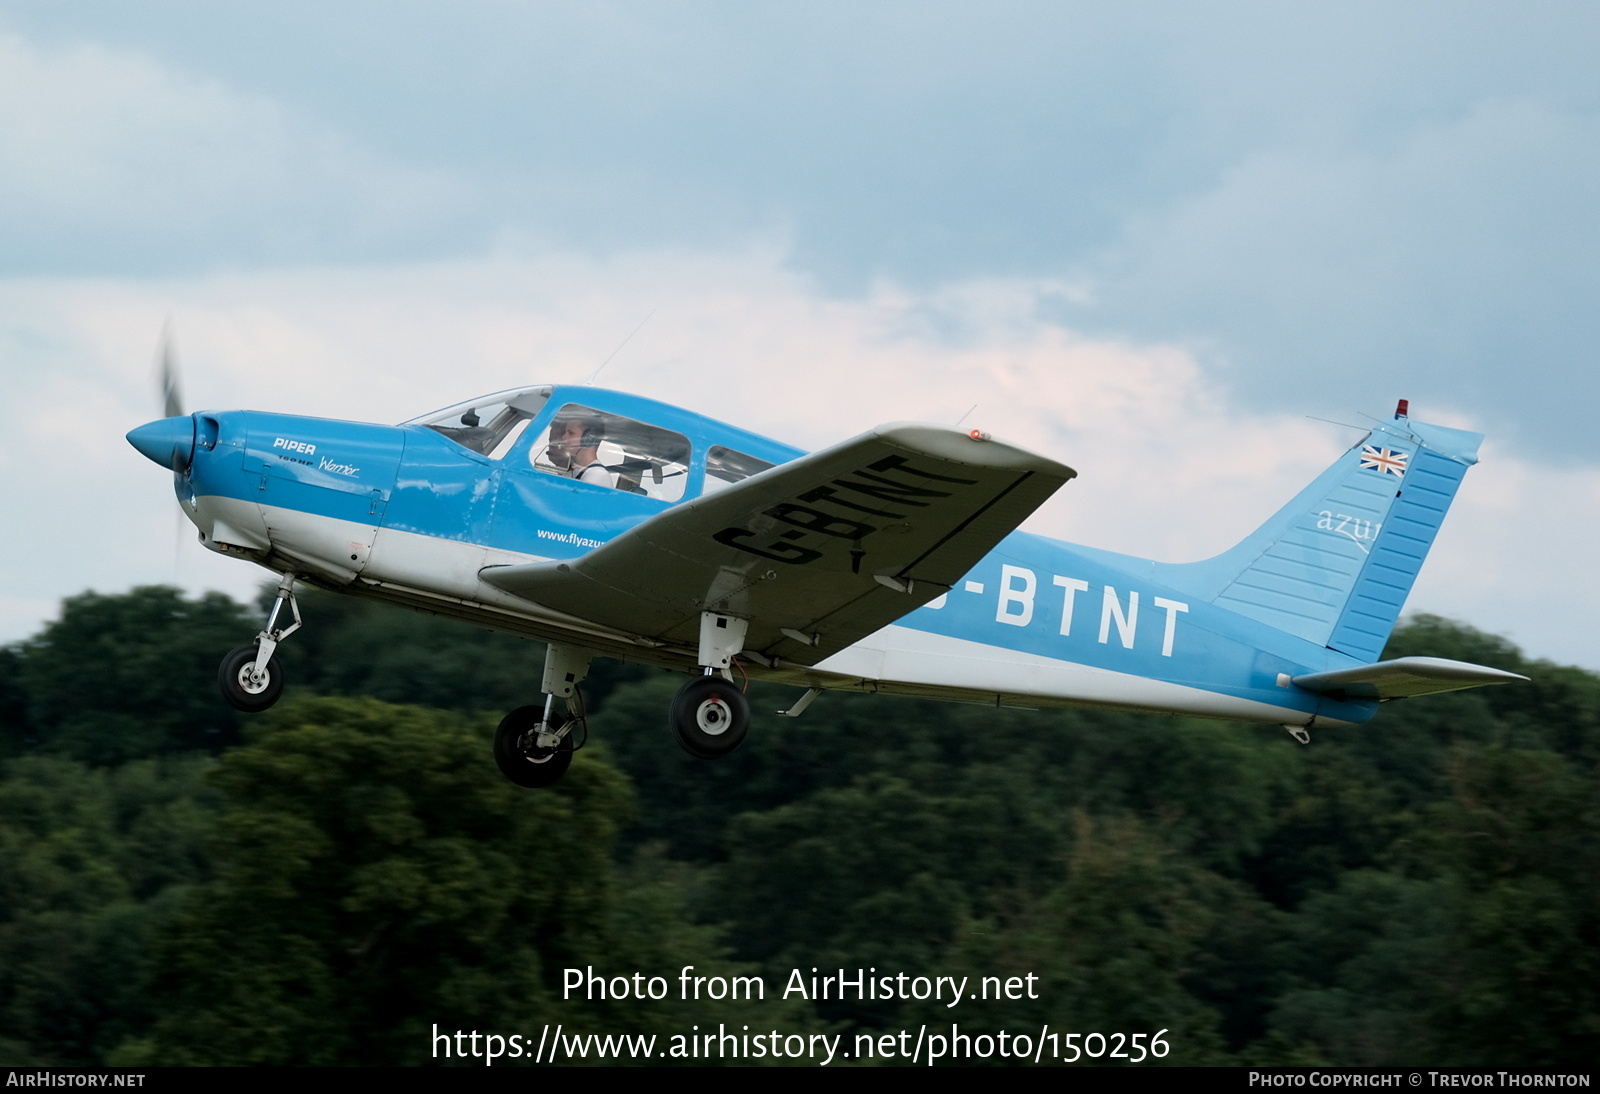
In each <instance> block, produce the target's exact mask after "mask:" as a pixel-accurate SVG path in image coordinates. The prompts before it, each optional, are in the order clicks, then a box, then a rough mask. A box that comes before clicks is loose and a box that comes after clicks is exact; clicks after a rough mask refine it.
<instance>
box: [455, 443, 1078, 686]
mask: <svg viewBox="0 0 1600 1094" xmlns="http://www.w3.org/2000/svg"><path fill="white" fill-rule="evenodd" d="M1075 474H1076V472H1074V471H1073V470H1072V469H1071V468H1069V467H1065V466H1063V465H1061V464H1059V463H1056V462H1055V461H1054V460H1050V459H1046V458H1045V457H1043V456H1038V455H1035V454H1034V453H1031V452H1028V451H1026V450H1024V449H1021V448H1017V447H1015V446H1013V445H1009V444H1006V443H1004V442H1000V441H995V440H991V439H989V438H988V437H987V436H979V437H974V436H972V435H970V434H966V433H962V432H960V431H958V430H954V429H949V428H946V427H942V426H928V425H915V424H906V423H896V424H892V425H885V426H879V427H878V428H877V429H874V430H872V431H871V432H869V433H865V434H863V435H862V436H860V437H856V438H855V439H853V440H849V441H846V442H844V443H843V444H839V445H835V446H834V447H833V448H829V449H826V450H824V451H822V452H816V453H813V454H811V455H809V456H803V457H801V458H800V459H797V460H793V461H791V462H789V463H786V464H782V465H780V466H778V467H774V468H772V469H771V470H768V471H763V472H762V473H760V474H759V475H754V476H751V477H750V478H748V479H745V480H744V481H742V482H739V483H736V484H734V485H733V486H730V487H727V488H725V489H723V490H719V491H716V492H715V493H712V494H709V495H706V496H703V497H700V498H696V499H694V500H692V501H688V502H684V503H683V504H682V505H679V506H677V507H675V508H673V509H669V510H668V511H666V512H665V513H662V514H660V515H659V516H656V517H652V518H651V519H649V520H647V521H645V522H643V523H642V524H639V525H637V526H636V527H634V528H631V529H629V530H628V531H626V532H624V533H623V534H622V535H620V536H618V537H617V538H616V539H614V540H612V541H611V542H610V543H607V544H606V545H605V546H603V547H597V548H595V549H594V550H593V551H590V552H589V553H588V554H586V555H584V556H582V557H581V558H577V559H573V560H571V561H569V562H540V563H530V564H527V565H522V566H491V567H486V568H485V569H484V570H482V571H481V572H480V576H481V577H482V578H483V580H484V581H486V582H488V583H489V584H491V585H493V586H495V587H496V588H499V589H503V590H505V591H506V592H509V593H512V594H514V595H516V596H520V597H523V598H524V599H527V600H531V601H535V602H537V603H539V604H542V605H545V606H547V607H550V608H554V609H556V610H557V611H561V612H565V613H567V614H569V615H574V616H578V617H580V618H583V619H588V620H592V621H593V622H596V623H599V624H602V625H604V626H607V627H614V628H617V629H618V630H621V631H624V632H626V633H629V634H635V635H640V636H642V637H646V638H650V639H654V640H658V641H661V642H664V643H669V644H675V645H681V646H687V647H689V648H691V649H694V648H696V647H697V646H698V643H699V633H700V613H701V612H702V611H719V612H726V613H728V614H730V615H734V616H738V617H740V618H742V619H746V620H749V622H750V629H749V632H748V635H747V637H746V639H745V648H746V649H747V650H754V651H758V652H761V653H763V654H765V655H767V656H768V657H773V656H778V657H782V658H784V659H785V660H788V661H791V662H796V663H800V664H808V665H809V664H815V663H816V662H818V661H820V660H822V659H823V658H825V657H828V656H829V655H831V654H833V653H835V652H837V651H839V650H841V649H843V648H844V647H846V646H848V645H850V644H851V643H853V642H856V641H858V640H859V639H861V638H864V637H865V636H867V635H869V634H871V633H872V632H873V631H876V630H878V629H879V628H881V627H884V626H887V625H888V624H890V623H892V622H894V621H895V620H896V619H899V618H900V617H901V616H903V615H905V614H906V613H908V612H910V611H913V610H915V609H916V608H919V607H921V606H922V605H923V604H925V603H927V602H928V601H930V600H932V599H934V598H935V597H937V596H939V595H940V594H942V593H944V592H945V591H947V590H948V589H949V588H950V586H951V585H953V584H954V583H955V582H956V581H957V580H959V579H960V578H961V576H962V575H963V574H965V573H966V572H967V571H968V570H970V569H971V568H972V567H973V566H974V565H975V564H976V563H977V562H978V560H979V559H981V558H982V557H983V556H984V555H986V554H987V553H988V552H989V551H990V550H992V549H993V548H994V546H995V545H996V544H997V543H999V542H1000V540H1002V539H1003V538H1005V536H1006V535H1007V534H1008V533H1010V532H1011V531H1012V530H1013V529H1015V528H1016V526H1017V525H1018V524H1020V523H1022V521H1023V520H1024V519H1026V518H1027V517H1028V516H1029V515H1030V514H1031V513H1032V512H1033V511H1034V510H1035V509H1037V508H1038V507H1039V505H1040V504H1041V503H1043V502H1044V500H1045V499H1046V498H1048V497H1049V496H1050V495H1051V494H1053V493H1055V491H1056V490H1057V489H1059V488H1060V487H1061V485H1062V484H1063V483H1065V482H1066V481H1067V480H1068V479H1071V478H1072V477H1073V476H1074V475H1075Z"/></svg>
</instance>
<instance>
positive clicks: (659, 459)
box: [532, 403, 690, 501]
mask: <svg viewBox="0 0 1600 1094" xmlns="http://www.w3.org/2000/svg"><path fill="white" fill-rule="evenodd" d="M689 452H690V448H689V438H687V437H685V436H684V435H683V434H682V433H674V432H673V431H672V430H670V429H662V428H661V427H659V426H653V425H647V424H645V423H644V422H637V421H634V420H633V419H632V418H624V417H622V416H621V415H618V414H608V413H606V412H605V411H603V410H595V409H594V408H593V407H587V406H582V405H580V404H578V403H568V404H567V405H566V406H563V407H562V408H561V409H560V410H558V411H556V416H555V417H554V418H553V419H551V421H550V429H549V432H548V433H547V434H546V435H545V436H544V437H542V438H540V439H539V440H538V441H537V442H536V443H535V444H534V446H533V452H532V460H533V466H534V467H535V468H537V469H538V470H540V471H543V472H545V473H546V474H549V475H561V476H563V477H565V478H569V479H577V480H578V481H579V482H587V483H591V484H593V485H595V486H606V487H610V488H611V489H613V490H622V491H626V492H627V493H630V494H643V495H645V496H646V497H651V498H656V499H658V500H660V501H677V500H678V499H679V498H681V497H683V491H684V487H685V486H687V485H688V480H689Z"/></svg>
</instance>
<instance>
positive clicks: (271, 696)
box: [217, 574, 300, 714]
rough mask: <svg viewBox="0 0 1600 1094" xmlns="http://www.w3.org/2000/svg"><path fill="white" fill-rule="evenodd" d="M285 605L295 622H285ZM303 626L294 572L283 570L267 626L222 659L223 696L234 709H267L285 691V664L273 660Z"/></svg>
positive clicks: (219, 681)
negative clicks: (250, 644) (287, 640)
mask: <svg viewBox="0 0 1600 1094" xmlns="http://www.w3.org/2000/svg"><path fill="white" fill-rule="evenodd" d="M285 605H287V606H288V609H289V615H290V616H291V617H292V618H293V619H294V622H293V623H290V624H289V625H288V626H283V619H284V613H283V609H284V607H285ZM299 629H300V605H299V604H298V603H296V602H295V599H294V575H293V574H284V575H283V578H282V580H280V581H279V582H278V598H277V599H276V600H274V601H273V602H272V611H271V613H270V614H268V616H267V626H266V629H265V630H263V631H262V632H261V633H260V634H258V635H256V641H255V644H254V645H252V646H240V647H239V648H238V649H236V650H234V651H233V652H232V653H230V654H228V656H226V657H224V658H223V659H222V664H221V666H220V667H219V668H218V669H217V686H218V687H219V688H221V689H222V697H223V698H224V699H226V700H227V701H228V705H229V706H231V707H233V708H234V709H235V710H242V711H244V712H245V713H246V714H256V713H259V712H261V711H263V710H266V709H267V708H268V707H270V706H271V705H272V704H273V703H276V702H277V701H278V697H279V696H281V695H282V694H283V665H282V663H279V664H273V663H272V654H273V651H275V650H276V649H277V648H278V643H279V642H282V641H283V640H284V639H285V638H288V637H289V636H290V635H291V634H293V633H294V632H295V631H297V630H299Z"/></svg>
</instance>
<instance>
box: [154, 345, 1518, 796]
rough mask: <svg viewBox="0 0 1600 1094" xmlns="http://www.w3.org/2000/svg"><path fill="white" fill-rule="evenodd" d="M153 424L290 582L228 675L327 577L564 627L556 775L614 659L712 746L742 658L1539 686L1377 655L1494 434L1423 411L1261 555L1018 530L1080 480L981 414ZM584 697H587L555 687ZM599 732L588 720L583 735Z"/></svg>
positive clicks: (1088, 696)
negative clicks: (980, 423)
mask: <svg viewBox="0 0 1600 1094" xmlns="http://www.w3.org/2000/svg"><path fill="white" fill-rule="evenodd" d="M167 415H168V416H167V417H165V418H163V419H160V420H157V421H153V422H150V423H148V424H146V425H142V426H140V427H138V428H137V429H134V430H133V431H132V432H130V433H129V434H128V440H129V442H130V443H131V444H132V445H133V447H134V448H136V449H137V450H138V451H139V452H141V453H143V454H144V455H145V456H147V457H149V458H150V459H151V460H153V461H155V462H156V463H158V464H160V465H162V466H163V467H166V468H170V469H171V470H172V471H173V472H174V479H175V486H176V491H177V495H178V500H179V502H180V504H181V506H182V509H183V513H184V515H185V516H187V517H188V518H189V520H190V521H192V522H193V523H194V524H195V526H196V527H197V528H198V529H199V533H200V540H201V542H202V543H203V544H204V545H205V546H206V547H208V548H209V549H211V550H213V551H217V552H220V553H222V554H225V555H229V556H232V557H235V558H239V559H244V560H248V561H250V562H254V563H257V564H259V565H261V566H264V567H266V568H267V569H268V570H271V571H273V572H274V573H276V574H278V575H279V578H280V580H279V583H278V593H277V599H276V602H275V603H274V605H273V607H272V610H271V613H270V615H269V616H268V620H267V623H266V626H265V628H264V629H263V630H262V632H261V633H260V634H259V635H258V636H257V637H256V640H255V641H254V642H253V643H251V644H250V645H247V646H243V647H240V648H239V649H236V650H234V651H233V652H232V653H230V654H228V656H227V657H226V658H224V660H223V662H222V665H221V669H220V672H219V683H220V686H221V689H222V692H223V695H224V696H225V697H226V698H227V699H228V701H229V702H230V703H231V704H232V705H233V706H235V707H236V708H238V709H240V710H243V711H260V710H264V709H266V708H267V707H269V706H271V705H272V703H273V702H274V701H275V700H276V699H277V698H278V696H279V694H280V693H281V692H282V690H283V685H284V678H283V672H282V666H281V663H280V662H279V661H275V660H274V659H273V654H274V651H275V650H276V648H277V645H278V643H280V642H282V641H283V640H284V639H286V638H287V637H289V635H290V634H291V633H292V632H294V631H295V630H297V629H298V628H299V627H300V625H301V619H300V611H299V608H298V606H297V604H296V602H295V594H294V590H295V586H296V584H297V583H306V584H309V585H314V586H319V587H323V588H328V589H334V590H338V591H340V592H345V593H351V594H355V595H358V596H366V597H372V598H375V599H378V600H384V601H388V602H390V603H393V604H400V605H404V606H406V607H410V608H415V609H420V610H422V611H427V612H433V613H437V614H439V615H444V616H451V617H454V618H457V619H463V620H466V621H468V622H471V623H475V624H478V625H481V626H485V627H491V628H494V629H497V630H503V631H509V632H512V633H515V634H520V635H524V636H527V637H530V638H536V639H541V640H543V641H545V642H547V643H549V647H548V650H547V652H546V656H545V664H544V677H543V686H542V692H543V700H542V702H539V703H535V704H532V705H529V706H525V707H521V708H519V709H517V710H514V711H512V712H511V713H510V714H508V715H507V716H506V717H505V719H504V720H503V721H502V722H501V723H500V725H499V728H498V730H497V732H496V734H495V741H494V758H495V761H496V763H497V764H498V766H499V768H500V770H501V771H502V772H503V773H504V774H505V775H506V776H507V777H508V778H510V779H511V780H512V781H513V782H515V783H517V784H519V785H521V786H528V787H538V786H547V785H550V784H551V783H554V782H555V781H556V780H557V779H559V778H560V777H561V775H562V774H563V773H564V772H565V771H566V769H567V767H568V766H569V765H570V763H571V760H572V753H573V750H574V748H576V747H581V744H582V740H583V739H584V738H585V737H586V735H587V728H586V725H585V722H584V718H583V715H584V708H583V705H582V695H581V692H580V691H579V684H580V683H581V681H582V680H583V679H584V676H585V674H586V672H587V671H588V667H589V664H590V661H591V659H592V658H593V657H594V656H596V655H608V656H613V657H620V658H625V659H628V660H632V661H640V662H645V663H649V664H655V665H661V666H666V667H669V668H674V669H678V670H682V671H684V672H686V673H688V674H689V675H690V678H689V680H688V681H687V682H686V683H685V684H684V685H683V688H682V690H680V691H679V692H678V694H677V697H676V698H675V699H674V700H673V702H672V704H671V708H670V711H669V716H668V721H669V725H670V727H671V731H672V733H673V734H674V735H675V737H676V739H677V741H678V742H679V744H680V745H682V747H683V748H684V749H685V750H687V751H688V752H690V753H692V754H694V755H696V756H699V757H705V758H711V757H717V756H722V755H725V754H726V753H729V752H731V751H732V750H733V749H735V748H737V747H738V745H739V744H740V742H741V741H743V739H744V737H745V735H746V732H747V730H748V728H749V725H750V709H749V704H748V702H747V700H746V698H745V695H744V693H743V689H742V688H741V687H740V686H739V685H738V684H736V683H734V673H735V672H736V671H737V672H739V673H740V674H741V676H744V677H746V678H757V679H765V680H772V681H778V682H781V683H787V684H793V685H796V686H798V687H802V688H804V689H806V690H805V691H804V693H803V694H801V695H800V696H799V698H798V699H797V701H795V702H794V703H793V704H792V705H791V706H790V708H789V709H788V710H786V711H781V712H779V713H781V714H786V715H788V716H790V717H797V716H799V715H800V714H801V712H802V711H804V710H805V709H806V707H807V706H808V705H809V704H810V703H811V702H812V700H813V699H815V698H816V697H817V696H818V695H819V694H820V693H821V692H823V691H826V690H833V689H840V690H854V691H870V692H885V693H893V694H899V695H915V696H926V697H932V698H939V699H950V700H960V701H969V702H979V703H984V704H989V705H995V706H1024V707H1042V706H1053V705H1054V706H1094V707H1108V708H1118V709H1123V710H1140V711H1157V712H1164V713H1170V714H1191V715H1204V716H1211V717H1220V718H1239V719H1248V720H1251V721H1258V722H1267V723H1275V724H1279V725H1282V726H1283V727H1284V728H1286V729H1287V730H1288V731H1289V732H1290V733H1291V734H1292V735H1293V736H1294V737H1295V738H1296V739H1297V740H1299V741H1300V742H1301V743H1302V744H1304V743H1306V742H1308V741H1309V739H1310V732H1309V731H1310V730H1311V729H1312V728H1314V727H1316V728H1322V727H1329V728H1332V727H1351V726H1355V725H1358V724H1360V723H1362V722H1365V721H1367V720H1368V719H1369V718H1371V717H1372V715H1373V714H1374V712H1375V711H1376V710H1377V708H1378V704H1379V703H1380V702H1382V701H1384V700H1388V699H1396V698H1401V697H1405V696H1412V695H1421V694H1425V693H1429V692H1437V691H1449V690H1453V689H1457V688H1466V687H1475V686H1478V685H1482V684H1499V683H1507V682H1511V681H1515V680H1524V679H1526V678H1525V677H1521V676H1517V675H1515V674H1513V673H1508V672H1502V671H1500V670H1497V669H1492V668H1486V667H1482V666H1477V665H1469V664H1465V663H1462V662H1456V661H1448V660H1443V659H1440V658H1428V657H1403V658H1399V659H1396V660H1389V661H1383V660H1380V659H1379V658H1380V655H1381V652H1382V650H1383V646H1384V643H1385V641H1386V640H1387V639H1388V636H1389V633H1390V631H1391V630H1392V629H1393V627H1394V624H1395V621H1396V619H1397V618H1398V617H1399V614H1400V609H1401V607H1402V605H1403V604H1404V603H1405V600H1406V596H1407V594H1408V593H1409V591H1410V589H1411V585H1412V582H1413V581H1414V580H1415V578H1416V576H1417V571H1418V569H1419V568H1420V566H1421V565H1422V561H1423V558H1424V556H1425V555H1426V554H1427V552H1428V549H1429V547H1430V546H1431V545H1432V543H1433V540H1434V536H1435V534H1436V533H1437V532H1438V530H1439V526H1440V523H1441V521H1442V520H1443V519H1444V516H1445V511H1446V510H1447V509H1448V507H1449V505H1450V503H1451V500H1452V499H1453V497H1454V496H1455V493H1456V488H1457V487H1458V486H1459V484H1460V483H1461V481H1462V477H1463V476H1464V475H1465V474H1466V471H1467V468H1468V467H1469V466H1471V465H1472V464H1473V463H1475V462H1476V459H1477V455H1476V453H1477V449H1478V444H1479V442H1480V441H1481V439H1482V438H1481V437H1480V436H1479V435H1478V434H1475V433H1467V432H1464V431H1461V430H1457V429H1450V428H1446V427H1443V426H1436V425H1425V424H1423V423H1420V422H1414V421H1412V420H1411V419H1410V417H1409V414H1408V412H1407V407H1406V404H1405V402H1403V401H1402V402H1401V403H1400V406H1399V409H1398V410H1397V412H1396V414H1395V416H1394V419H1393V420H1392V421H1384V422H1380V423H1379V424H1377V425H1376V426H1375V427H1374V428H1373V429H1372V430H1371V432H1370V433H1369V434H1368V435H1367V436H1366V437H1365V438H1364V439H1363V440H1361V441H1360V442H1358V443H1357V444H1356V445H1355V446H1354V447H1352V448H1351V449H1350V450H1349V451H1348V452H1346V453H1345V454H1344V455H1343V456H1341V457H1340V458H1339V459H1338V460H1337V461H1336V462H1335V463H1334V464H1333V466H1332V467H1330V468H1329V469H1328V470H1327V471H1326V472H1324V473H1323V474H1322V475H1321V476H1320V477H1318V478H1317V479H1316V480H1315V481H1314V482H1312V483H1311V485H1309V486H1308V487H1306V488H1305V489H1304V490H1303V491H1301V493H1300V494H1299V495H1298V496H1296V497H1295V498H1294V499H1293V500H1292V501H1290V502H1289V503H1288V504H1287V505H1286V506H1284V508H1283V509H1281V510H1280V511H1279V512H1278V513H1277V514H1276V515H1275V516H1273V517H1272V518H1271V519H1270V520H1268V521H1267V522H1266V523H1265V524H1264V525H1262V527H1260V528H1259V529H1257V530H1256V531H1255V532H1254V533H1252V534H1251V535H1249V536H1247V537H1246V538H1245V539H1244V540H1243V541H1241V542H1240V543H1239V544H1238V545H1237V546H1235V547H1234V548H1232V549H1231V550H1228V551H1225V552H1223V553H1222V554H1220V555H1218V556H1217V557H1215V558H1212V559H1208V560H1206V561H1203V562H1194V563H1186V564H1172V563H1160V562H1153V561H1148V560H1145V559H1140V558H1134V557H1131V556H1127V555H1120V554H1113V553H1110V552H1107V551H1102V550H1097V549H1094V548H1089V547H1080V546H1075V545H1073V544H1069V543H1064V542H1061V541H1059V540H1054V539H1049V538H1046V537H1044V536H1039V535H1033V534H1029V533H1026V532H1020V531H1017V526H1018V525H1019V524H1020V523H1021V522H1022V521H1023V520H1024V519H1026V518H1027V517H1028V516H1029V514H1031V513H1033V512H1034V510H1035V509H1037V508H1038V507H1039V505H1040V504H1041V503H1043V502H1044V501H1045V499H1047V498H1049V497H1050V496H1051V495H1052V494H1054V493H1055V492H1056V491H1057V490H1058V489H1060V488H1061V487H1062V486H1063V485H1064V484H1065V483H1067V482H1068V481H1069V480H1070V479H1072V478H1073V477H1074V475H1075V472H1074V471H1073V470H1072V469H1071V468H1069V467H1066V466H1064V465H1062V464H1060V463H1057V462H1056V461H1055V460H1052V459H1049V458H1047V457H1045V456H1041V455H1036V454H1035V453H1032V452H1029V451H1027V450H1025V449H1023V448H1021V447H1018V446H1017V445H1014V444H1009V443H1007V442H1005V441H1003V440H1001V439H999V438H996V437H991V436H989V435H988V434H987V433H983V432H981V431H978V430H973V431H971V432H964V431H962V430H959V429H956V428H951V427H946V426H938V425H925V424H909V423H896V424H890V425H884V426H880V427H878V428H877V429H873V430H871V431H869V432H867V433H864V434H862V435H861V436H859V437H855V438H853V439H850V440H846V441H843V442H842V443H840V444H837V445H835V446H833V447H832V448H828V449H824V450H823V451H820V452H813V453H809V454H808V453H805V452H802V451H801V450H799V449H796V448H792V447H790V446H788V445H785V444H781V443H779V442H777V441H773V440H769V439H767V438H765V437H761V436H758V435H756V434H754V433H751V432H748V431H746V430H743V429H740V428H738V427H736V426H732V425H728V424H725V423H723V422H719V421H715V420H713V419H711V418H708V417H705V416H703V415H701V414H696V413H693V412H691V411H688V410H683V409H680V408H677V407H673V406H668V405H665V404H663V403H659V402H655V401H652V400H649V399H645V398H640V397H638V396H635V395H629V394H624V393H622V392H618V391H608V390H604V389H600V388H595V387H587V386H560V385H557V386H539V387H525V388H518V389H515V390H511V391H502V392H499V393H496V394H493V395H486V396H484V397H482V398H479V399H472V400H469V401H467V402H464V403H460V404H457V405H455V406H451V407H448V408H446V409H444V410H439V411H436V412H434V413H431V414H425V415H423V416H422V417H419V418H415V419H413V420H411V421H408V422H405V423H402V424H400V425H393V426H391V425H369V424H362V423H357V422H346V421H330V420H326V419H320V418H308V417H294V416H289V415H284V414H272V413H261V412H255V411H240V410H232V411H221V412H213V411H202V412H199V413H194V414H184V413H182V409H181V407H180V406H179V405H178V400H177V397H176V392H175V388H174V386H173V385H172V384H171V382H170V376H169V383H168V387H167ZM558 698H560V699H563V700H565V703H564V705H565V706H566V707H567V710H566V711H564V712H563V711H559V710H557V709H556V708H555V700H556V699H558ZM580 728H581V729H582V732H581V733H580V732H578V730H579V729H580Z"/></svg>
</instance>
